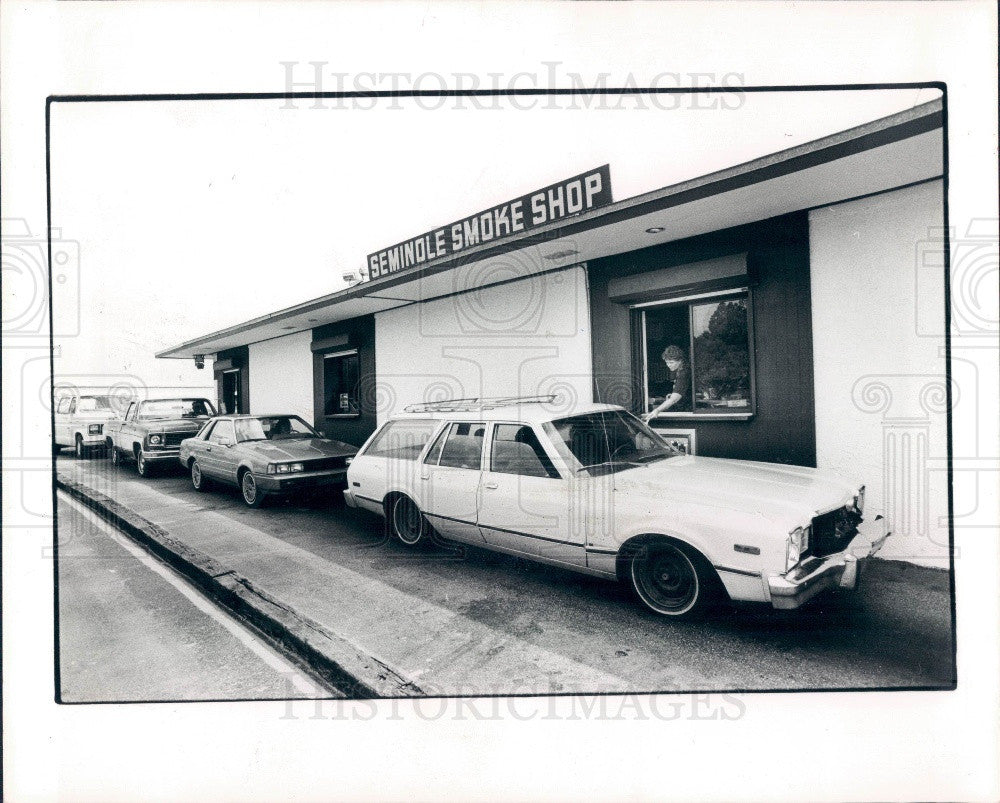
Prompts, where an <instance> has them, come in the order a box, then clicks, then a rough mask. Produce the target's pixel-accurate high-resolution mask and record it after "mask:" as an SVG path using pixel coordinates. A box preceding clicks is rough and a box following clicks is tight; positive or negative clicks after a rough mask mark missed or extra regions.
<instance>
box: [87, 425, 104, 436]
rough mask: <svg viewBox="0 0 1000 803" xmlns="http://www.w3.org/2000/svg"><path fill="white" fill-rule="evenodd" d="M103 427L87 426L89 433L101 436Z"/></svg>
mask: <svg viewBox="0 0 1000 803" xmlns="http://www.w3.org/2000/svg"><path fill="white" fill-rule="evenodd" d="M101 429H102V425H101V424H90V425H88V426H87V432H88V433H89V434H91V435H100V434H101Z"/></svg>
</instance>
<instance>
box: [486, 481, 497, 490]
mask: <svg viewBox="0 0 1000 803" xmlns="http://www.w3.org/2000/svg"><path fill="white" fill-rule="evenodd" d="M483 487H484V488H486V489H488V490H490V491H495V490H496V489H497V488H499V487H500V486H499V485H497V483H495V482H484V483H483Z"/></svg>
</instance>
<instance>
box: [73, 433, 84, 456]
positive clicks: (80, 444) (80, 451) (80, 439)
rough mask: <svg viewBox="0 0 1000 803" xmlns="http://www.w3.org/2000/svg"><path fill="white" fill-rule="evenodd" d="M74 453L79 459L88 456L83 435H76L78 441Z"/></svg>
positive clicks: (74, 445) (74, 446)
mask: <svg viewBox="0 0 1000 803" xmlns="http://www.w3.org/2000/svg"><path fill="white" fill-rule="evenodd" d="M73 454H74V455H75V456H76V459H77V460H83V459H84V458H85V457H86V456H87V450H86V449H85V448H84V445H83V437H82V436H81V435H77V436H76V441H75V442H74V444H73Z"/></svg>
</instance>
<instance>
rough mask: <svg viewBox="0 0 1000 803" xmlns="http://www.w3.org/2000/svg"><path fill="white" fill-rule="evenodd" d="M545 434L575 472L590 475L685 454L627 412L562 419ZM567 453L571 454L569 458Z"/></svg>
mask: <svg viewBox="0 0 1000 803" xmlns="http://www.w3.org/2000/svg"><path fill="white" fill-rule="evenodd" d="M544 428H545V431H546V432H547V433H548V435H549V437H550V438H551V439H552V441H553V443H555V444H556V447H557V448H559V449H560V451H562V452H563V457H564V458H567V457H571V458H572V459H569V460H568V462H569V463H570V464H571V465H573V464H578V465H577V466H576V470H577V471H578V472H579V471H584V470H586V471H587V472H588V473H590V474H591V475H598V474H603V473H606V472H608V471H613V470H620V469H623V468H633V467H635V466H641V465H645V464H647V463H654V462H657V461H659V460H665V459H667V458H668V457H675V456H676V455H679V454H682V453H681V452H680V451H678V450H677V449H674V448H673V447H672V446H670V445H669V444H667V442H666V441H664V440H663V438H661V437H660V436H659V435H657V434H656V433H655V432H653V430H651V429H650V428H649V427H647V426H646V425H645V424H644V423H642V421H640V420H639V419H638V418H636V417H635V416H634V415H632V414H631V413H627V412H625V411H624V410H605V411H602V412H599V413H588V414H586V415H577V416H572V417H571V418H561V419H558V420H556V421H552V422H551V423H546V424H544ZM567 453H568V454H567Z"/></svg>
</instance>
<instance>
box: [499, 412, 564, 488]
mask: <svg viewBox="0 0 1000 803" xmlns="http://www.w3.org/2000/svg"><path fill="white" fill-rule="evenodd" d="M490 469H491V470H492V471H495V472H496V473H498V474H519V475H521V476H525V477H551V478H553V479H559V472H558V471H556V467H555V466H554V465H552V461H551V460H550V459H549V456H548V455H547V454H546V453H545V449H543V448H542V444H541V443H539V441H538V436H537V435H535V432H534V430H532V428H531V427H529V426H527V425H525V424H497V425H496V427H495V429H494V430H493V452H492V455H491V457H490Z"/></svg>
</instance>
